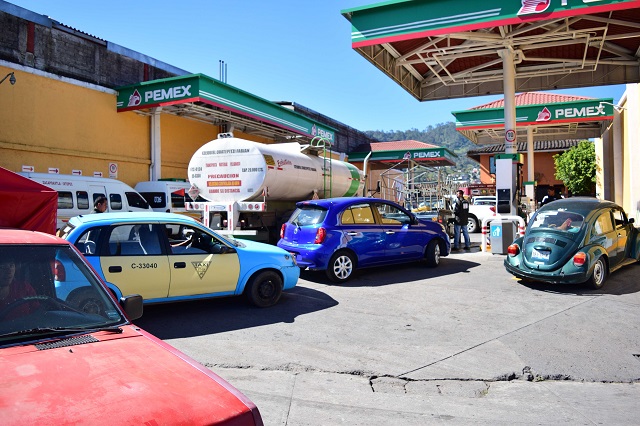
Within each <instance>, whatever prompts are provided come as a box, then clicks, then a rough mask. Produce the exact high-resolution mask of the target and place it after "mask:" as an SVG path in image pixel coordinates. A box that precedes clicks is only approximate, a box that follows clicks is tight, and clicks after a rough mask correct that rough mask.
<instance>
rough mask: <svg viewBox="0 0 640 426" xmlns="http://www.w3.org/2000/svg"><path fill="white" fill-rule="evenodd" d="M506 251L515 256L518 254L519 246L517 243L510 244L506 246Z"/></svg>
mask: <svg viewBox="0 0 640 426" xmlns="http://www.w3.org/2000/svg"><path fill="white" fill-rule="evenodd" d="M507 253H508V254H509V256H517V255H518V254H520V246H519V245H517V244H511V245H510V246H509V247H507Z"/></svg>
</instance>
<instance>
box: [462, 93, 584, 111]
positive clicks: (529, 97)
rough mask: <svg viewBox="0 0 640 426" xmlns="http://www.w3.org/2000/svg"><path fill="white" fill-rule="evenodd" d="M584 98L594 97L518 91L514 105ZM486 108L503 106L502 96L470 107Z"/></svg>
mask: <svg viewBox="0 0 640 426" xmlns="http://www.w3.org/2000/svg"><path fill="white" fill-rule="evenodd" d="M585 99H594V98H588V97H586V96H572V95H556V94H553V93H544V92H524V93H518V94H517V95H516V106H517V107H519V106H523V105H544V104H556V103H562V102H572V101H583V100H585ZM487 108H504V98H502V99H498V100H497V101H493V102H489V103H487V104H484V105H478V106H476V107H473V108H470V109H471V110H475V109H487Z"/></svg>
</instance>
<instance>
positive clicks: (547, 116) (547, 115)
mask: <svg viewBox="0 0 640 426" xmlns="http://www.w3.org/2000/svg"><path fill="white" fill-rule="evenodd" d="M549 120H551V111H549V108H547V107H544V108H543V109H542V111H540V112H539V113H538V118H536V121H549Z"/></svg>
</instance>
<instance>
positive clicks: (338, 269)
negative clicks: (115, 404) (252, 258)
mask: <svg viewBox="0 0 640 426" xmlns="http://www.w3.org/2000/svg"><path fill="white" fill-rule="evenodd" d="M278 247H280V248H283V249H285V250H287V251H288V252H290V253H291V254H293V255H294V256H295V257H296V262H297V264H298V266H299V267H300V268H303V269H304V268H308V269H310V270H325V271H326V273H327V276H328V277H329V279H330V280H331V281H334V282H338V283H341V282H345V281H347V280H348V279H349V278H351V276H352V275H353V272H354V271H355V270H356V269H359V268H366V267H370V266H380V265H387V264H395V263H405V262H414V261H419V260H424V261H425V262H426V264H427V265H428V266H431V267H435V266H438V264H439V263H440V257H441V256H447V255H448V254H449V251H450V248H451V246H450V242H449V237H448V235H447V233H446V231H445V229H444V227H443V226H442V225H441V224H440V223H438V222H434V221H431V220H420V219H418V218H416V216H415V215H414V214H412V213H411V212H409V211H407V210H405V209H404V208H402V207H401V206H399V205H398V204H396V203H393V202H391V201H388V200H383V199H379V198H364V197H344V198H328V199H325V200H311V201H302V202H299V203H297V208H296V210H295V211H294V212H293V214H292V215H291V217H290V218H289V220H288V221H287V222H286V223H284V224H283V225H282V229H281V230H280V241H278Z"/></svg>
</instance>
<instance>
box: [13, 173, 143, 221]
mask: <svg viewBox="0 0 640 426" xmlns="http://www.w3.org/2000/svg"><path fill="white" fill-rule="evenodd" d="M18 174H20V175H22V176H24V177H28V178H29V179H31V180H34V181H36V182H38V183H41V184H42V185H45V186H48V187H49V188H51V189H55V190H56V191H58V223H57V228H58V229H60V228H63V227H64V225H65V224H66V223H67V222H68V221H69V218H72V217H74V216H78V215H81V214H89V213H92V212H93V204H94V202H95V200H96V199H98V198H99V197H106V198H107V200H108V203H107V210H106V211H108V212H137V211H150V210H151V209H150V208H149V203H147V201H146V200H145V199H144V198H143V197H142V196H141V195H140V194H138V193H137V192H136V191H135V190H134V189H133V188H131V187H130V186H129V185H127V184H126V183H124V182H120V181H119V180H115V179H108V178H100V177H88V176H74V175H58V174H53V173H31V172H21V173H18Z"/></svg>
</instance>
